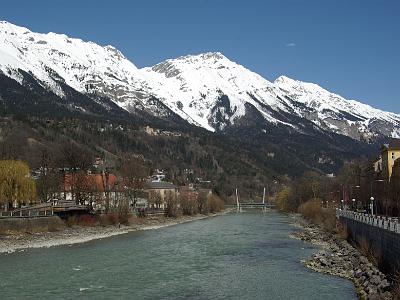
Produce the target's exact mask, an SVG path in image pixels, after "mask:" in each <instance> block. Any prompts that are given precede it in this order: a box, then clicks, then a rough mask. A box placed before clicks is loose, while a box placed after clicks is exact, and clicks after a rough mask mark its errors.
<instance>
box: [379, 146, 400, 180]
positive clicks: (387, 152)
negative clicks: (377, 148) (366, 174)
mask: <svg viewBox="0 0 400 300" xmlns="http://www.w3.org/2000/svg"><path fill="white" fill-rule="evenodd" d="M398 158H400V139H392V140H391V141H390V143H389V144H384V145H382V147H381V158H380V160H381V161H380V160H378V161H375V162H374V167H375V166H376V168H379V165H381V169H382V178H383V179H385V180H387V181H390V178H391V177H392V170H393V165H394V162H395V160H396V159H398Z"/></svg>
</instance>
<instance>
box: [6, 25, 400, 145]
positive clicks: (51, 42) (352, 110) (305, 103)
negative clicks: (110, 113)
mask: <svg viewBox="0 0 400 300" xmlns="http://www.w3.org/2000/svg"><path fill="white" fill-rule="evenodd" d="M0 72H1V73H3V74H4V75H6V76H8V77H10V78H12V79H14V80H16V81H17V82H19V83H22V84H24V83H23V81H24V78H26V74H29V75H30V76H32V78H33V80H35V81H37V83H38V84H39V85H40V86H42V87H43V88H44V89H47V90H50V91H51V92H52V93H54V94H55V95H57V96H58V97H60V99H63V98H65V97H66V94H67V93H68V92H67V91H66V90H67V89H72V90H74V91H77V92H79V93H81V94H83V95H85V96H86V97H89V98H91V99H94V101H95V102H99V99H100V98H101V99H103V98H107V99H109V100H111V101H112V102H114V103H115V104H116V105H117V106H118V107H120V108H122V109H123V110H126V111H128V112H135V111H136V112H137V111H145V112H146V113H149V114H151V115H153V116H157V117H166V118H168V117H172V116H174V117H176V116H179V117H181V118H182V119H184V120H186V121H188V122H189V123H191V124H194V125H196V126H199V127H202V128H205V129H207V130H209V131H225V130H227V129H228V128H230V127H235V126H238V125H239V126H242V125H243V124H246V123H247V122H242V121H241V120H242V119H243V118H245V119H246V118H247V119H248V118H249V114H250V116H251V118H254V117H255V118H257V120H258V123H259V127H260V128H261V129H263V127H264V126H268V127H270V126H271V125H273V126H280V127H282V126H284V127H287V128H288V130H291V131H293V130H294V131H298V132H299V133H307V130H308V129H309V128H311V127H312V128H314V129H313V130H319V131H323V132H327V133H337V134H341V135H345V136H348V137H351V138H353V139H357V140H360V139H361V140H370V139H374V138H377V137H383V136H386V137H387V136H391V137H398V136H400V116H399V115H396V114H394V113H389V112H384V111H381V110H378V109H375V108H372V107H370V106H368V105H365V104H362V103H360V102H357V101H354V100H346V99H344V98H343V97H341V96H339V95H336V94H333V93H330V92H329V91H327V90H325V89H323V88H321V87H319V86H318V85H316V84H312V83H305V82H301V81H296V80H293V79H290V78H288V77H285V76H281V77H279V78H278V79H276V80H275V81H274V82H270V81H268V80H266V79H264V78H263V77H261V76H260V75H258V74H256V73H254V72H251V71H250V70H248V69H246V68H245V67H243V66H241V65H239V64H237V63H235V62H232V61H230V60H229V59H228V58H226V57H225V56H224V55H222V54H221V53H204V54H200V55H188V56H184V57H180V58H177V59H170V60H166V61H164V62H161V63H159V64H157V65H155V66H153V67H150V68H143V69H138V68H137V67H136V66H135V65H134V64H133V63H131V62H130V61H129V60H128V59H126V58H125V57H124V55H123V54H122V53H121V52H120V51H118V50H117V49H116V48H114V47H112V46H105V47H102V46H99V45H97V44H95V43H92V42H84V41H82V40H80V39H75V38H69V37H67V36H66V35H62V34H55V33H48V34H40V33H34V32H31V31H30V30H28V29H26V28H24V27H19V26H16V25H13V24H11V23H8V22H5V21H2V22H0ZM25 84H26V83H25ZM60 101H61V100H60ZM102 105H104V103H102ZM106 106H108V107H109V105H106ZM74 109H75V110H81V111H85V109H87V108H85V107H80V106H79V105H75V106H74ZM255 115H256V116H255ZM307 121H311V122H312V123H313V124H314V126H311V127H310V126H308V127H307V126H305V125H304V124H303V123H307ZM307 124H308V123H307Z"/></svg>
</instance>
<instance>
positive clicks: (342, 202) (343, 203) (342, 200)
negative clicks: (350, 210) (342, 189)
mask: <svg viewBox="0 0 400 300" xmlns="http://www.w3.org/2000/svg"><path fill="white" fill-rule="evenodd" d="M340 202H342V210H344V200H343V199H342V200H340Z"/></svg>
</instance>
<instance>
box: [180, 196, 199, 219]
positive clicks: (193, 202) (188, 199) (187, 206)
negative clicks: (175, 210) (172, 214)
mask: <svg viewBox="0 0 400 300" xmlns="http://www.w3.org/2000/svg"><path fill="white" fill-rule="evenodd" d="M179 205H180V207H181V210H182V214H184V215H187V216H191V215H195V214H197V194H195V193H190V192H184V193H181V194H180V195H179Z"/></svg>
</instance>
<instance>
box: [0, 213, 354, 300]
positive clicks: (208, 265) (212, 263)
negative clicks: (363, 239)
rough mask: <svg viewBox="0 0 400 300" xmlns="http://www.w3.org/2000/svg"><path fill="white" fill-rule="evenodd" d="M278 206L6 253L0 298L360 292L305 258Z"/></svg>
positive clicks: (341, 295)
mask: <svg viewBox="0 0 400 300" xmlns="http://www.w3.org/2000/svg"><path fill="white" fill-rule="evenodd" d="M294 230H296V228H295V227H293V226H291V225H290V219H289V218H288V217H286V216H284V215H282V214H279V213H276V212H267V213H260V212H245V213H238V214H235V213H233V214H228V215H224V216H219V217H215V218H209V219H204V220H199V221H194V222H190V223H185V224H180V225H175V226H171V227H166V228H161V229H157V230H148V231H140V232H132V233H129V234H125V235H121V236H115V237H111V238H107V239H103V240H97V241H92V242H88V243H84V244H76V245H71V246H60V247H53V248H48V249H32V250H27V251H23V252H18V253H13V254H7V255H6V254H3V255H0V299H324V300H327V299H356V295H355V290H354V288H353V285H352V284H351V282H349V281H346V280H343V279H340V278H336V277H332V276H328V275H323V274H319V273H315V272H313V271H310V270H308V269H306V268H305V267H304V266H303V265H302V264H301V263H300V260H301V259H304V258H307V257H309V256H310V255H311V254H312V253H313V252H314V251H316V249H315V248H314V247H312V246H311V245H309V244H306V243H304V242H301V241H298V240H295V239H291V238H289V234H290V233H291V232H293V231H294Z"/></svg>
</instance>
